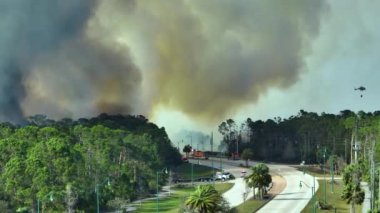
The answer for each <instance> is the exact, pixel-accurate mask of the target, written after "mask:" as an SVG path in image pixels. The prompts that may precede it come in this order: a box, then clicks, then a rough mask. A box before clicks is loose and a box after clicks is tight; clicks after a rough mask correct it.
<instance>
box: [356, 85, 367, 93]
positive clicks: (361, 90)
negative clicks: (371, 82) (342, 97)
mask: <svg viewBox="0 0 380 213" xmlns="http://www.w3.org/2000/svg"><path fill="white" fill-rule="evenodd" d="M355 90H359V91H360V92H363V91H365V90H366V88H365V87H363V86H360V87H358V88H355Z"/></svg>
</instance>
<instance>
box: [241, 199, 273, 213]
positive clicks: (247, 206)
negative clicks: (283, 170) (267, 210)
mask: <svg viewBox="0 0 380 213" xmlns="http://www.w3.org/2000/svg"><path fill="white" fill-rule="evenodd" d="M268 201H269V200H255V199H249V200H247V201H245V202H244V203H243V204H241V205H239V206H237V207H236V208H235V209H236V210H237V212H238V213H252V212H255V211H257V210H258V209H259V208H261V207H262V206H263V205H265V204H266V203H267V202H268Z"/></svg>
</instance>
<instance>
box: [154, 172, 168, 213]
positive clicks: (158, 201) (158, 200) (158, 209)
mask: <svg viewBox="0 0 380 213" xmlns="http://www.w3.org/2000/svg"><path fill="white" fill-rule="evenodd" d="M160 173H165V174H167V170H166V168H164V169H162V170H161V171H158V172H156V190H157V191H156V192H157V196H156V197H157V199H156V201H157V203H156V212H159V211H160V199H159V187H158V176H159V174H160Z"/></svg>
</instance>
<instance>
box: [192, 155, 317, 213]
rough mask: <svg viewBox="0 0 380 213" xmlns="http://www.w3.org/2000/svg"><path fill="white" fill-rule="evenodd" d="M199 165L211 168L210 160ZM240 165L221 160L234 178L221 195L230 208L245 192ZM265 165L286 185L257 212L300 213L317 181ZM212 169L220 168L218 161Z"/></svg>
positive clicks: (274, 166) (284, 167) (241, 201)
mask: <svg viewBox="0 0 380 213" xmlns="http://www.w3.org/2000/svg"><path fill="white" fill-rule="evenodd" d="M193 162H194V163H195V162H198V161H193ZM200 163H201V164H202V165H206V166H211V164H212V163H211V160H206V161H200ZM256 163H257V162H250V164H249V165H250V166H253V165H255V164H256ZM240 164H244V161H229V160H225V159H223V160H222V167H223V170H225V171H229V172H231V173H232V174H233V175H234V176H235V177H236V180H234V181H231V182H234V183H235V185H234V187H232V188H231V189H230V190H229V191H227V192H226V193H224V194H223V197H225V198H226V200H227V201H228V202H229V203H230V206H231V207H235V206H238V205H240V204H241V203H243V202H244V199H243V193H244V192H245V191H246V186H245V182H244V180H243V179H242V178H240V172H241V171H242V170H243V168H241V167H239V165H240ZM267 165H268V167H269V169H270V172H271V173H276V174H278V175H281V176H282V177H284V179H285V180H286V182H287V184H286V187H285V189H284V190H283V191H282V192H281V193H280V194H278V195H277V196H276V197H274V198H273V199H272V200H271V201H270V202H268V203H267V204H266V205H265V206H264V207H263V208H261V209H260V210H259V212H287V213H291V212H301V211H302V209H303V208H304V207H305V206H306V205H307V203H308V202H309V200H310V199H311V197H312V187H314V186H315V188H316V190H317V189H318V187H319V186H318V181H316V180H315V181H314V179H313V177H312V176H310V175H308V174H303V172H300V171H298V170H296V169H295V168H293V167H290V166H287V165H280V164H267ZM214 167H215V168H220V161H219V159H215V161H214ZM247 172H249V170H247ZM300 183H301V185H300ZM250 191H252V190H250ZM249 197H252V192H251V193H250V194H248V198H249Z"/></svg>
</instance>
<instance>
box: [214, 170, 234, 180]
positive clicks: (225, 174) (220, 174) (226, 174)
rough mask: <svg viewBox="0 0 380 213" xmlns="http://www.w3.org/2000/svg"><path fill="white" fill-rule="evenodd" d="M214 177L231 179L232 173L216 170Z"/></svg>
mask: <svg viewBox="0 0 380 213" xmlns="http://www.w3.org/2000/svg"><path fill="white" fill-rule="evenodd" d="M216 179H217V180H222V181H225V180H229V179H232V174H231V173H229V172H217V173H216Z"/></svg>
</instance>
